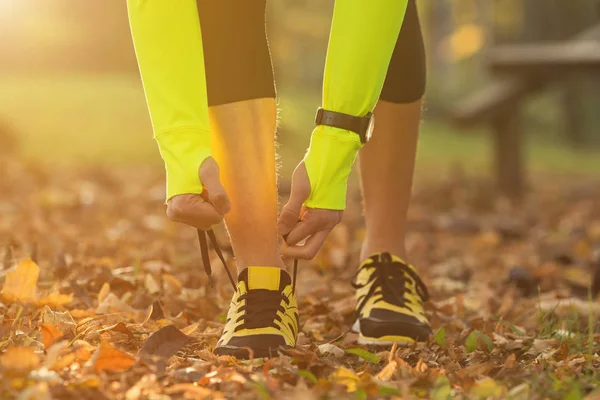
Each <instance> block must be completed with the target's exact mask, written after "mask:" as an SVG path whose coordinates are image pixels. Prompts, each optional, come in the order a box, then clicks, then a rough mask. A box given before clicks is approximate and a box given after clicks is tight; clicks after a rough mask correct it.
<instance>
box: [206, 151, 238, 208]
mask: <svg viewBox="0 0 600 400" xmlns="http://www.w3.org/2000/svg"><path fill="white" fill-rule="evenodd" d="M199 175H200V180H201V181H202V184H203V185H204V187H205V188H206V190H207V191H208V201H209V202H210V203H212V205H213V206H214V207H215V209H216V210H217V211H218V212H219V213H220V214H221V215H225V214H227V213H228V212H229V210H231V203H230V201H229V196H228V195H227V191H226V190H225V188H224V187H223V185H222V184H221V180H220V179H219V166H218V165H217V162H216V161H215V160H214V159H213V158H212V157H209V158H207V159H206V160H205V161H204V162H203V163H202V165H201V166H200V172H199Z"/></svg>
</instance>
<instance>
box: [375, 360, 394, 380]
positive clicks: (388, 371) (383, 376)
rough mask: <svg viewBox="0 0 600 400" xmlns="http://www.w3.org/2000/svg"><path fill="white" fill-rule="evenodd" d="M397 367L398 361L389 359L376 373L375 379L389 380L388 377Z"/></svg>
mask: <svg viewBox="0 0 600 400" xmlns="http://www.w3.org/2000/svg"><path fill="white" fill-rule="evenodd" d="M397 367H398V363H397V362H396V361H395V360H392V361H390V362H389V363H388V364H387V365H386V366H385V367H383V369H382V370H381V371H380V372H379V373H378V374H377V379H379V380H380V381H384V382H385V381H389V380H390V378H391V377H392V376H393V375H394V372H396V368H397Z"/></svg>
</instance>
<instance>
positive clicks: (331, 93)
mask: <svg viewBox="0 0 600 400" xmlns="http://www.w3.org/2000/svg"><path fill="white" fill-rule="evenodd" d="M215 1H216V0H215ZM127 4H128V10H129V20H130V25H131V31H132V36H133V41H134V45H135V51H136V55H137V58H138V64H139V67H140V72H141V76H142V81H143V84H144V90H145V93H146V100H147V102H148V108H149V110H150V115H151V118H152V124H153V128H154V137H155V139H156V141H157V143H158V146H159V149H160V152H161V156H162V158H163V160H164V162H165V168H166V171H167V199H169V198H171V197H173V196H176V195H178V194H183V193H201V192H202V184H201V182H200V180H199V177H198V170H199V167H200V165H201V163H202V162H203V161H204V160H205V159H206V158H207V157H209V156H210V155H211V152H210V130H209V123H208V105H207V95H206V78H205V73H204V55H203V50H202V36H201V30H200V29H201V28H200V20H199V17H198V11H197V6H196V1H195V0H177V1H172V0H128V1H127ZM406 5H407V0H377V1H368V0H338V1H337V2H336V5H335V10H334V17H333V22H332V28H331V34H330V40H329V48H328V53H327V61H326V65H325V78H324V86H323V107H324V108H325V109H327V110H332V111H339V112H344V113H347V114H352V115H359V116H362V115H365V114H367V113H368V112H370V111H372V110H373V108H374V106H375V104H376V102H377V99H378V98H379V94H380V93H381V89H382V87H383V82H384V80H385V76H386V72H387V68H388V65H389V62H390V59H391V55H392V51H393V49H394V45H395V43H396V40H397V38H398V33H399V31H400V27H401V25H402V21H403V18H404V13H405V11H406ZM223 23H226V21H224V22H223ZM360 147H361V144H360V140H359V139H358V136H357V135H356V134H354V133H351V132H347V131H343V130H340V129H336V128H330V127H317V128H316V129H315V130H314V132H313V134H312V137H311V144H310V147H309V150H308V152H307V154H306V157H305V164H306V167H307V171H308V175H309V179H310V182H311V196H310V198H309V199H308V201H307V203H306V205H307V206H309V207H317V208H329V209H343V208H345V199H346V183H347V179H348V175H349V173H350V169H351V167H352V164H353V163H354V159H355V158H356V153H357V152H358V150H359V148H360Z"/></svg>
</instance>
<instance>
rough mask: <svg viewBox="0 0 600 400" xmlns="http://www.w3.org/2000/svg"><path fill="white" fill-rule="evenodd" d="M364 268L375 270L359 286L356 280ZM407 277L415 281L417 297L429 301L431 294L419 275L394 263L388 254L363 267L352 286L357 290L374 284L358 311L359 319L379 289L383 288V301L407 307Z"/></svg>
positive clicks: (404, 266) (404, 265)
mask: <svg viewBox="0 0 600 400" xmlns="http://www.w3.org/2000/svg"><path fill="white" fill-rule="evenodd" d="M363 268H374V271H373V273H372V274H371V276H370V277H369V279H368V281H367V282H365V283H364V284H359V283H357V282H356V279H357V278H358V274H359V273H360V271H361V270H362V269H363ZM407 276H409V277H410V278H411V279H412V280H413V281H414V283H415V291H416V293H417V295H418V296H419V297H421V299H422V300H423V301H427V300H428V299H429V293H428V292H427V287H426V286H425V284H424V283H423V281H422V280H421V278H420V277H419V275H417V274H416V273H415V272H414V271H413V269H412V268H410V267H409V266H408V265H406V264H403V263H401V262H397V261H393V260H392V257H391V256H390V255H389V254H388V253H382V254H381V256H380V257H379V258H378V259H373V262H372V263H370V264H367V265H364V266H363V267H361V269H360V270H359V271H358V272H357V273H356V275H355V277H354V280H353V281H352V286H353V287H354V288H355V289H361V288H363V287H365V286H367V285H369V284H370V283H371V282H372V283H373V284H372V285H371V287H370V288H369V291H368V292H367V294H366V295H365V297H364V298H363V299H362V301H361V302H360V304H359V305H358V307H357V309H356V314H357V317H358V316H360V312H361V311H362V309H363V307H364V306H365V305H366V304H367V301H368V300H369V299H370V298H371V296H373V294H374V293H375V291H376V290H377V288H381V295H382V300H384V301H386V302H388V303H390V304H394V305H397V306H399V307H405V306H406V302H407V299H406V296H405V294H406V291H407V288H406V282H407Z"/></svg>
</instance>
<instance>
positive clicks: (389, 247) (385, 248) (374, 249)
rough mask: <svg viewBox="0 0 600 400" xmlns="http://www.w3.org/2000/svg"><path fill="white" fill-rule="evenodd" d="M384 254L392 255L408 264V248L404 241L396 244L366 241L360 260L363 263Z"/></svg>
mask: <svg viewBox="0 0 600 400" xmlns="http://www.w3.org/2000/svg"><path fill="white" fill-rule="evenodd" d="M384 252H388V253H391V254H393V255H395V256H397V257H400V258H402V259H403V260H404V261H406V262H408V260H406V247H405V246H404V240H403V239H402V240H397V241H394V242H376V241H371V240H368V239H365V241H364V242H363V245H362V249H361V251H360V259H361V261H362V260H366V259H367V258H369V257H371V256H372V255H373V254H377V253H384Z"/></svg>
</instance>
